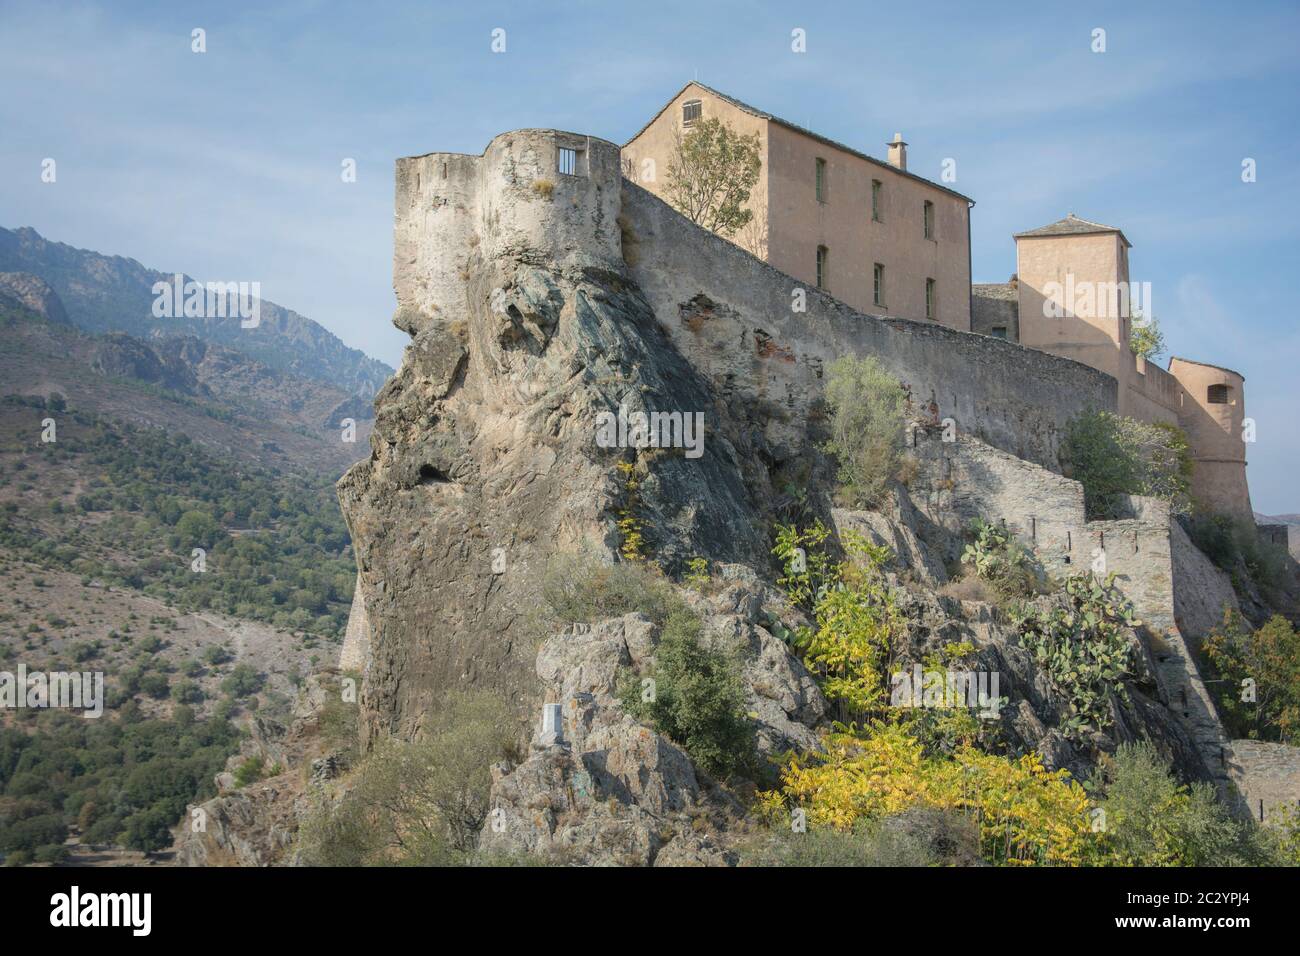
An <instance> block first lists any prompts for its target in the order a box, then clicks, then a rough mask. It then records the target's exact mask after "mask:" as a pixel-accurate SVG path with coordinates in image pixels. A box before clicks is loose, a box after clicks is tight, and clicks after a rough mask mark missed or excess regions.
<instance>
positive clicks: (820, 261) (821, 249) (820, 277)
mask: <svg viewBox="0 0 1300 956" xmlns="http://www.w3.org/2000/svg"><path fill="white" fill-rule="evenodd" d="M827 255H828V250H827V249H826V247H825V246H818V247H817V288H819V289H824V288H826V280H827V279H828V278H829V276H827V275H826V257H827Z"/></svg>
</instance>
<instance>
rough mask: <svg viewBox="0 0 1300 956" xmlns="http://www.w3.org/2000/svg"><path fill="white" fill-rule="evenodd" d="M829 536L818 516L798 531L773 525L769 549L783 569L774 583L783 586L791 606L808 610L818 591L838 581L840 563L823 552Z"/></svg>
mask: <svg viewBox="0 0 1300 956" xmlns="http://www.w3.org/2000/svg"><path fill="white" fill-rule="evenodd" d="M830 536H831V532H830V529H829V528H827V527H826V526H825V525H824V524H822V523H821V519H820V518H819V519H817V520H816V521H814V522H813V523H812V526H811V527H808V528H805V529H804V530H802V531H800V530H799V528H798V527H797V526H795V525H777V526H776V546H775V547H774V548H772V553H773V554H774V555H776V556H777V558H778V559H780V561H781V567H782V570H783V573H782V575H781V576H780V577H779V578H777V579H776V583H777V584H779V585H780V586H781V587H783V588H785V593H786V595H787V596H788V597H789V598H790V603H791V604H793V605H794V606H795V607H798V608H801V609H803V610H805V611H809V612H811V611H812V610H813V609H814V607H815V606H816V604H817V601H818V600H819V599H820V598H821V597H822V595H823V594H825V593H826V591H828V590H830V589H831V588H833V587H834V586H835V585H836V584H838V583H839V579H840V577H839V576H840V566H839V565H838V564H836V563H835V562H834V561H832V560H831V559H830V556H829V555H828V554H827V553H826V539H827V538H829V537H830Z"/></svg>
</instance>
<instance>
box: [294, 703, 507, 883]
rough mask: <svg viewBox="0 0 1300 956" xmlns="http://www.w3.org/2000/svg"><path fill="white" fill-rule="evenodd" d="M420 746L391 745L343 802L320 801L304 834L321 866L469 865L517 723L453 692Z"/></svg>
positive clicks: (494, 707) (501, 706) (500, 708)
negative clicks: (496, 770) (495, 772)
mask: <svg viewBox="0 0 1300 956" xmlns="http://www.w3.org/2000/svg"><path fill="white" fill-rule="evenodd" d="M427 726H429V727H432V728H436V729H435V730H434V731H433V732H432V733H431V734H430V735H429V736H427V737H425V738H423V739H421V740H418V741H415V742H409V741H396V740H392V741H386V742H384V743H382V744H380V745H379V746H377V747H376V748H375V750H374V751H373V752H372V753H371V754H370V756H368V757H367V758H366V760H365V761H364V762H363V763H362V764H361V765H360V766H359V767H358V768H357V770H356V773H355V774H354V776H353V779H352V784H353V785H352V788H351V789H350V790H349V791H348V793H347V794H346V795H345V796H344V797H343V798H342V799H341V800H340V801H338V802H337V803H336V804H330V803H328V802H322V804H321V805H320V806H318V807H317V808H316V809H315V810H314V811H313V812H312V813H311V814H310V815H309V817H308V819H307V820H306V821H304V823H303V826H302V829H301V830H300V832H299V847H300V849H301V850H302V853H303V858H304V860H306V861H307V862H308V863H309V864H310V865H316V866H362V865H384V864H400V865H415V866H438V865H449V864H460V863H466V862H470V861H471V860H472V855H473V851H474V848H475V845H476V844H477V841H478V833H479V831H480V830H481V829H482V827H483V823H484V821H485V820H486V818H487V814H488V811H489V810H490V809H491V808H490V806H489V804H488V796H489V792H490V789H491V782H492V780H491V766H492V764H494V763H496V762H498V761H500V760H503V759H507V758H518V756H519V754H518V753H517V752H516V745H517V743H518V725H517V723H516V722H515V720H514V717H513V714H511V712H510V710H509V708H508V707H507V706H506V704H505V703H504V702H503V701H501V700H500V699H499V698H497V697H495V696H493V695H490V694H487V693H483V692H475V693H463V694H456V695H453V696H452V697H451V698H450V699H449V700H448V701H447V703H446V704H445V705H444V707H443V708H442V709H441V710H440V711H439V712H437V713H435V714H433V715H430V719H429V721H428V724H427Z"/></svg>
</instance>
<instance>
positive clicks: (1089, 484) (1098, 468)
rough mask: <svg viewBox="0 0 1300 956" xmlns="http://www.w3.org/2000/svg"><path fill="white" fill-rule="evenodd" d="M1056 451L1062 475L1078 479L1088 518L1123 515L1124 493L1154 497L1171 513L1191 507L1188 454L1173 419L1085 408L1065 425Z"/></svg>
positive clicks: (1107, 517) (1189, 458) (1181, 433)
mask: <svg viewBox="0 0 1300 956" xmlns="http://www.w3.org/2000/svg"><path fill="white" fill-rule="evenodd" d="M1060 457H1061V464H1062V466H1063V468H1064V471H1065V473H1066V475H1068V476H1069V477H1071V478H1073V479H1075V480H1076V481H1078V482H1079V483H1080V484H1082V485H1083V497H1084V506H1085V508H1086V510H1087V513H1088V519H1089V520H1094V521H1095V520H1107V519H1114V518H1123V517H1127V516H1128V515H1127V514H1126V510H1127V509H1126V507H1125V504H1124V496H1126V495H1146V496H1147V497H1151V498H1160V499H1162V500H1164V501H1167V502H1169V505H1170V508H1171V509H1172V510H1173V511H1174V512H1175V513H1177V514H1185V513H1187V512H1189V511H1190V510H1191V498H1190V496H1189V492H1190V488H1191V476H1192V458H1191V453H1190V452H1189V450H1188V445H1187V436H1186V435H1184V434H1183V432H1182V430H1181V429H1179V428H1178V427H1176V426H1174V425H1169V424H1166V423H1163V422H1159V423H1156V424H1149V423H1147V422H1140V421H1137V420H1136V419H1133V418H1127V417H1125V416H1122V415H1115V414H1113V413H1111V412H1086V413H1084V414H1082V415H1079V416H1078V417H1076V418H1073V419H1071V420H1070V421H1069V423H1068V424H1067V425H1066V430H1065V438H1064V440H1063V441H1062V443H1061V451H1060Z"/></svg>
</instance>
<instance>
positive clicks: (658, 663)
mask: <svg viewBox="0 0 1300 956" xmlns="http://www.w3.org/2000/svg"><path fill="white" fill-rule="evenodd" d="M702 636H703V625H702V624H701V622H700V619H699V617H697V616H696V615H695V614H694V612H692V611H688V610H680V611H675V612H673V614H672V615H671V616H670V617H669V618H668V620H667V621H666V622H665V623H664V626H663V630H662V632H661V634H660V637H659V645H658V647H657V648H656V649H655V656H654V663H653V665H652V667H651V669H650V674H649V676H651V677H652V678H653V679H654V694H653V700H649V701H647V700H643V699H642V697H643V695H642V691H641V681H640V680H639V679H638V677H639V675H635V674H633V673H631V672H628V673H627V674H625V675H623V679H622V681H621V686H620V688H619V697H620V698H621V700H622V703H623V707H624V709H625V710H627V711H628V712H629V713H631V714H632V715H633V716H635V717H636V718H637V719H638V720H643V721H646V722H648V723H650V724H651V725H653V726H654V728H655V729H656V730H658V731H659V732H660V733H663V734H666V735H667V736H668V737H669V738H671V739H672V740H674V741H676V742H677V743H678V744H680V745H681V746H682V747H684V748H685V749H686V752H687V753H688V754H690V756H691V759H692V760H693V761H694V762H695V764H696V766H698V767H699V768H700V769H702V770H704V771H705V772H706V773H710V774H713V775H714V776H718V777H726V776H728V775H729V774H731V773H733V772H736V771H743V770H752V769H754V766H755V759H754V755H755V750H754V728H753V725H752V724H751V723H750V721H749V718H748V716H747V714H746V710H745V690H744V685H743V684H742V682H741V679H740V668H739V665H738V663H737V662H736V661H735V660H733V659H732V658H731V657H729V656H728V655H726V654H724V653H723V652H722V651H719V650H715V649H713V648H709V647H706V646H704V644H703V643H702Z"/></svg>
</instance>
